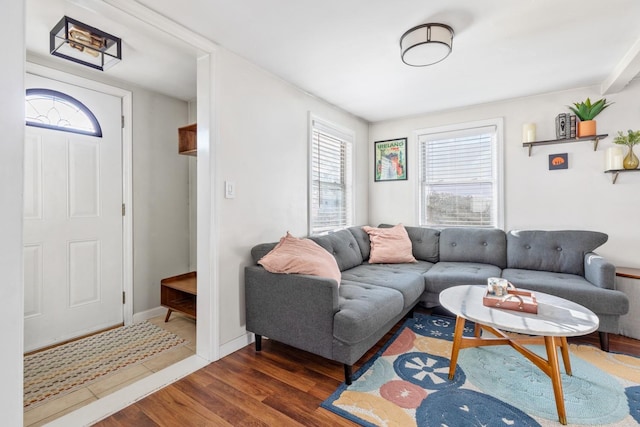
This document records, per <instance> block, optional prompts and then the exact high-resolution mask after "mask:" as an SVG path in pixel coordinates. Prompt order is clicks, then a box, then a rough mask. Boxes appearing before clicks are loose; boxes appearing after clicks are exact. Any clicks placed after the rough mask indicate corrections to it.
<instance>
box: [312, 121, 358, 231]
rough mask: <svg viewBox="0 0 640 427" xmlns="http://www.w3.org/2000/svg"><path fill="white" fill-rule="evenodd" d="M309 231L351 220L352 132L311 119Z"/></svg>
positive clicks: (332, 226)
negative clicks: (350, 133)
mask: <svg viewBox="0 0 640 427" xmlns="http://www.w3.org/2000/svg"><path fill="white" fill-rule="evenodd" d="M311 127H312V129H311V179H310V183H311V185H310V197H309V218H310V220H309V223H310V234H319V233H323V232H325V231H329V230H333V229H336V228H342V227H348V226H350V225H352V222H353V219H352V218H353V202H352V187H353V185H352V182H353V177H352V175H353V173H352V147H351V146H352V140H353V136H351V135H349V134H348V133H346V132H343V131H341V130H339V129H336V128H333V127H331V126H330V125H328V124H326V123H323V122H321V121H319V120H318V119H312V120H311Z"/></svg>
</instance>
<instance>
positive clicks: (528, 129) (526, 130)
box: [522, 123, 536, 142]
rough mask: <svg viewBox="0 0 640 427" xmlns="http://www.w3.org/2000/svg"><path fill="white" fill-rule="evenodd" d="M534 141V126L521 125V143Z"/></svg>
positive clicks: (532, 124) (533, 124) (531, 124)
mask: <svg viewBox="0 0 640 427" xmlns="http://www.w3.org/2000/svg"><path fill="white" fill-rule="evenodd" d="M535 140H536V124H535V123H525V124H523V125H522V142H534V141H535Z"/></svg>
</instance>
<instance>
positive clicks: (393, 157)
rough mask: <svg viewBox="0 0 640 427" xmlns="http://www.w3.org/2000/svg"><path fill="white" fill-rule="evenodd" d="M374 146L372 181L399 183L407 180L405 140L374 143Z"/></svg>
mask: <svg viewBox="0 0 640 427" xmlns="http://www.w3.org/2000/svg"><path fill="white" fill-rule="evenodd" d="M373 144H374V151H375V154H374V171H375V172H374V179H375V181H376V182H378V181H401V180H406V179H407V138H398V139H388V140H386V141H376V142H374V143H373Z"/></svg>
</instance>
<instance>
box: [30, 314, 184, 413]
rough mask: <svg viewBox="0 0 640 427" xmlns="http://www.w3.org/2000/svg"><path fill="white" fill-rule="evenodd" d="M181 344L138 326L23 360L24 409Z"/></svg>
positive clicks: (177, 339) (151, 327)
mask: <svg viewBox="0 0 640 427" xmlns="http://www.w3.org/2000/svg"><path fill="white" fill-rule="evenodd" d="M184 344H186V341H185V340H184V339H182V338H180V337H179V336H177V335H175V334H173V333H171V332H168V331H166V330H164V329H162V328H160V327H158V326H155V325H153V324H151V323H149V322H141V323H136V324H134V325H129V326H123V327H121V328H116V329H111V330H109V331H106V332H102V333H100V334H96V335H92V336H90V337H87V338H83V339H80V340H77V341H73V342H70V343H67V344H64V345H61V346H58V347H54V348H51V349H49V350H44V351H41V352H38V353H35V354H32V355H29V356H25V358H24V407H25V408H33V407H36V406H38V405H41V404H42V403H45V402H46V401H48V400H49V399H51V398H54V397H59V396H61V395H62V394H66V393H70V392H71V391H73V390H75V389H77V388H79V387H82V386H86V385H88V384H90V383H91V382H93V381H96V380H98V379H102V378H104V377H105V376H106V375H110V374H113V373H115V372H117V371H119V370H120V369H123V368H126V367H128V366H132V365H135V364H138V363H142V362H145V361H147V360H149V359H151V358H153V357H155V356H158V355H159V354H160V353H162V352H164V351H166V350H169V349H171V348H174V347H178V346H181V345H184Z"/></svg>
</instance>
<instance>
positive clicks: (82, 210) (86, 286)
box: [23, 74, 123, 352]
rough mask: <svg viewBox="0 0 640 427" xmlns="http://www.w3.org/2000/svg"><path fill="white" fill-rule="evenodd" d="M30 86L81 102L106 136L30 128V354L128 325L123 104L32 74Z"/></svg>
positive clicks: (27, 157)
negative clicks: (125, 319)
mask: <svg viewBox="0 0 640 427" xmlns="http://www.w3.org/2000/svg"><path fill="white" fill-rule="evenodd" d="M26 87H27V89H29V88H41V89H51V90H55V91H58V92H62V93H64V94H67V95H69V96H71V97H73V98H75V99H76V100H78V101H80V102H81V103H82V104H84V105H85V106H86V107H88V109H89V110H90V111H91V112H92V113H93V114H94V115H95V117H96V118H97V121H98V123H99V124H100V127H101V129H102V137H96V136H88V135H82V134H78V133H70V132H64V131H60V130H52V129H44V128H39V127H33V126H26V131H25V178H24V186H25V189H24V192H25V194H24V200H25V201H24V226H23V227H24V314H25V320H24V328H25V334H24V343H25V348H24V350H25V352H27V351H31V350H35V349H38V348H41V347H45V346H48V345H52V344H55V343H57V342H60V341H64V340H68V339H71V338H75V337H78V336H81V335H84V334H87V333H91V332H94V331H97V330H100V329H104V328H107V327H110V326H114V325H118V324H120V323H122V321H123V305H122V304H123V302H122V292H123V235H122V224H123V222H122V221H123V217H122V200H123V199H122V125H121V117H122V102H121V99H120V98H119V97H116V96H113V95H107V94H105V93H101V92H97V91H94V90H89V89H85V88H81V87H79V86H74V85H70V84H66V83H61V82H58V81H55V80H51V79H47V78H44V77H40V76H35V75H31V74H27V77H26ZM42 113H43V114H45V112H44V111H43V112H42ZM47 114H50V115H51V117H54V116H56V115H57V114H58V112H57V110H55V109H53V108H52V109H51V111H49V112H47ZM62 119H64V118H62ZM51 124H54V123H51Z"/></svg>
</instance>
